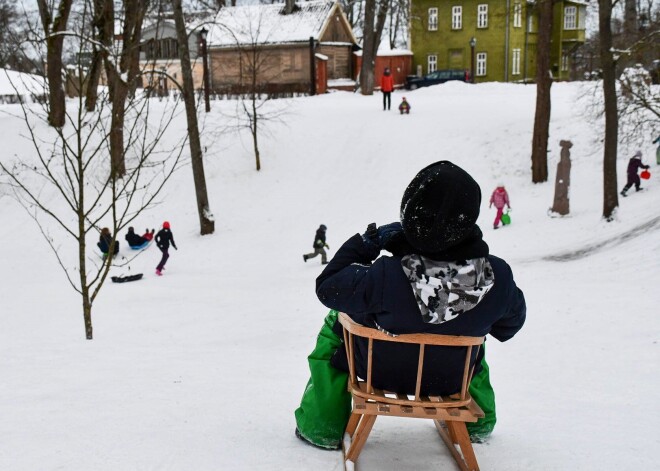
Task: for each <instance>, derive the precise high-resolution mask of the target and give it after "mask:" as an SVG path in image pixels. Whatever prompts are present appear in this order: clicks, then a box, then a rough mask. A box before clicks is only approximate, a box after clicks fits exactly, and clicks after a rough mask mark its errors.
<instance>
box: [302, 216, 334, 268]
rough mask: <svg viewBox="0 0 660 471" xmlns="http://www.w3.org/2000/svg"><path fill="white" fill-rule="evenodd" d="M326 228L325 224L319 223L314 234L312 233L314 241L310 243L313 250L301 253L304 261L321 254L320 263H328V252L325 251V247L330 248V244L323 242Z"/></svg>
mask: <svg viewBox="0 0 660 471" xmlns="http://www.w3.org/2000/svg"><path fill="white" fill-rule="evenodd" d="M327 229H328V228H327V227H326V226H325V224H321V225H320V226H319V228H318V229H317V230H316V234H315V235H314V243H313V244H312V247H313V248H314V252H312V253H307V254H305V255H303V260H304V261H305V262H306V261H307V260H309V259H310V258H314V257H316V256H317V255H319V254H321V265H325V264H326V263H328V254H327V253H326V252H325V249H329V248H330V246H329V245H328V244H326V243H325V231H326V230H327Z"/></svg>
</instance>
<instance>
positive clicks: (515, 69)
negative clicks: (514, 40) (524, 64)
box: [511, 49, 520, 75]
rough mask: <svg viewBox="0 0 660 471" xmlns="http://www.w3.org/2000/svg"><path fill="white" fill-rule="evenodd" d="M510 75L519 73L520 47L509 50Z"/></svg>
mask: <svg viewBox="0 0 660 471" xmlns="http://www.w3.org/2000/svg"><path fill="white" fill-rule="evenodd" d="M511 75H520V49H512V50H511Z"/></svg>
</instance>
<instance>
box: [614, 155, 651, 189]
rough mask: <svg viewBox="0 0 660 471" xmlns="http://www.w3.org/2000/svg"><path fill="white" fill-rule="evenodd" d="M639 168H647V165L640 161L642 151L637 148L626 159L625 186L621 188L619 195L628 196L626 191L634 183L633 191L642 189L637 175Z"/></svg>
mask: <svg viewBox="0 0 660 471" xmlns="http://www.w3.org/2000/svg"><path fill="white" fill-rule="evenodd" d="M640 168H644V169H647V168H649V166H648V165H644V164H643V163H642V151H641V150H638V151H637V152H635V155H633V156H632V157H631V158H630V160H629V161H628V171H627V174H628V181H627V182H626V186H624V187H623V190H621V196H628V195H626V193H627V192H628V190H630V187H631V186H633V185H635V191H639V190H641V189H642V187H641V186H639V185H640V181H639V175H637V171H638V170H639V169H640Z"/></svg>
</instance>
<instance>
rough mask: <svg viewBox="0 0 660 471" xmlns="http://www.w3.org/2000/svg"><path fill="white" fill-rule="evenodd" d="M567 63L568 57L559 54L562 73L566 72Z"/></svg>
mask: <svg viewBox="0 0 660 471" xmlns="http://www.w3.org/2000/svg"><path fill="white" fill-rule="evenodd" d="M568 61H569V57H568V54H567V53H566V52H562V54H561V71H562V72H568Z"/></svg>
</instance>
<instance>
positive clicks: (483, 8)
mask: <svg viewBox="0 0 660 471" xmlns="http://www.w3.org/2000/svg"><path fill="white" fill-rule="evenodd" d="M477 28H488V4H487V3H482V4H479V5H477Z"/></svg>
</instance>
